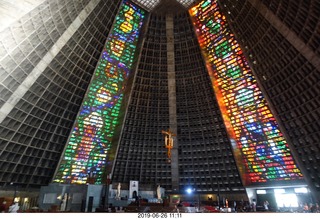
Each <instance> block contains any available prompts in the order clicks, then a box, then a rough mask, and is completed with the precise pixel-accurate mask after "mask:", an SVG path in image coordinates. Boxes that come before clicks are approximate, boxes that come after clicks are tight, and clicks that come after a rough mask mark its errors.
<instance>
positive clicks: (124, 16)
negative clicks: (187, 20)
mask: <svg viewBox="0 0 320 219" xmlns="http://www.w3.org/2000/svg"><path fill="white" fill-rule="evenodd" d="M144 17H145V11H144V10H142V9H141V8H138V7H136V6H135V5H134V4H132V3H131V2H129V1H124V2H123V4H122V5H121V7H120V9H119V13H118V15H117V17H116V19H115V21H114V24H113V28H112V30H111V31H110V34H109V36H108V38H107V41H106V45H105V48H104V50H103V52H102V55H101V57H100V60H99V63H98V65H97V68H96V70H95V74H94V76H93V79H92V81H91V83H90V85H89V88H88V91H87V93H86V96H85V98H84V101H83V104H82V106H81V109H80V112H79V114H78V117H77V119H76V122H75V125H74V128H73V131H72V133H71V136H70V138H69V142H68V144H67V146H66V149H65V152H64V155H63V157H62V160H61V162H60V166H59V167H58V169H57V173H56V176H55V179H54V182H59V183H76V184H84V183H86V182H87V179H88V176H90V175H92V176H94V178H95V183H96V184H100V183H102V178H103V172H104V169H105V167H106V162H107V157H108V152H109V151H110V148H111V142H112V139H113V136H114V130H115V127H116V125H117V124H118V122H119V121H118V120H119V110H120V106H121V103H122V98H123V91H124V88H125V83H126V80H127V78H128V75H129V72H130V69H131V67H132V63H133V57H134V54H135V51H136V45H137V41H138V36H139V32H140V29H141V26H142V23H143V19H144Z"/></svg>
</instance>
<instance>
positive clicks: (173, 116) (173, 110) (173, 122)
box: [166, 14, 179, 192]
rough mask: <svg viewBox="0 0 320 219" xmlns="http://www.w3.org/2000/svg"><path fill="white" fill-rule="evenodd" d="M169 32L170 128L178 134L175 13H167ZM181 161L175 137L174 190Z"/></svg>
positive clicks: (167, 29) (172, 163)
mask: <svg viewBox="0 0 320 219" xmlns="http://www.w3.org/2000/svg"><path fill="white" fill-rule="evenodd" d="M166 34H167V63H168V67H167V70H168V94H169V122H170V127H169V128H170V130H171V131H172V132H173V133H175V134H177V103H176V74H175V68H174V65H175V62H174V34H173V15H172V14H167V15H166ZM178 165H179V162H178V141H177V138H176V137H175V138H174V141H173V149H172V151H171V181H172V191H173V192H175V191H179V166H178Z"/></svg>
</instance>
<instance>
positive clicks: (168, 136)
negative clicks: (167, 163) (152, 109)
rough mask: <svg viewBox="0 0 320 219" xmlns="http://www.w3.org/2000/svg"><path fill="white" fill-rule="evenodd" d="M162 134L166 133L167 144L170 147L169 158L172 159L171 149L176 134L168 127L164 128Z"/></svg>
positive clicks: (165, 140)
mask: <svg viewBox="0 0 320 219" xmlns="http://www.w3.org/2000/svg"><path fill="white" fill-rule="evenodd" d="M162 134H165V139H164V142H165V146H166V148H167V149H168V158H169V160H170V159H171V149H172V148H173V136H176V135H175V134H174V133H173V132H171V131H170V129H168V131H164V130H162Z"/></svg>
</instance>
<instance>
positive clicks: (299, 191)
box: [294, 188, 308, 193]
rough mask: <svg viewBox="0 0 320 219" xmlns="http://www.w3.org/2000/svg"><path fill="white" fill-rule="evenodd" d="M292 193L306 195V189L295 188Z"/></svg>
mask: <svg viewBox="0 0 320 219" xmlns="http://www.w3.org/2000/svg"><path fill="white" fill-rule="evenodd" d="M294 192H295V193H308V189H307V188H295V189H294Z"/></svg>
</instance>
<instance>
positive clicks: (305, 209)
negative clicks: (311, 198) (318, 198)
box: [303, 203, 320, 213]
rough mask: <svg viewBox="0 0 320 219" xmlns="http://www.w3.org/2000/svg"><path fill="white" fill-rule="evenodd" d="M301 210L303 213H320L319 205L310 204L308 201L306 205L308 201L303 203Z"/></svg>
mask: <svg viewBox="0 0 320 219" xmlns="http://www.w3.org/2000/svg"><path fill="white" fill-rule="evenodd" d="M303 212H305V213H309V212H310V213H320V207H319V204H318V203H315V204H312V203H310V204H309V205H308V203H305V204H304V205H303Z"/></svg>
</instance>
